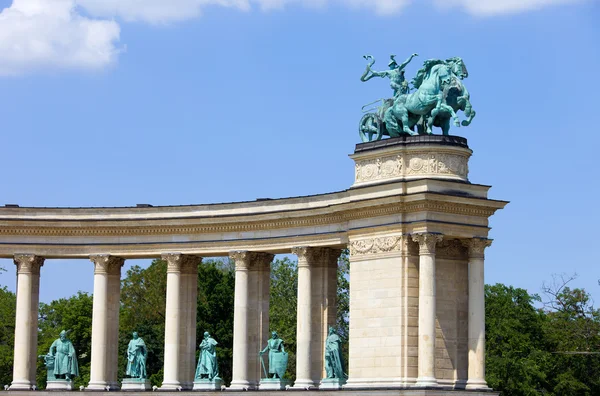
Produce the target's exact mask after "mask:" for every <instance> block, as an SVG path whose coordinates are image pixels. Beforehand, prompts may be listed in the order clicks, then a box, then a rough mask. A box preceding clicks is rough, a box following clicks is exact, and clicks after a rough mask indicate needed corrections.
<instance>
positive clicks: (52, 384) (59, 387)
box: [46, 380, 73, 391]
mask: <svg viewBox="0 0 600 396" xmlns="http://www.w3.org/2000/svg"><path fill="white" fill-rule="evenodd" d="M46 390H51V391H71V390H73V381H67V380H54V381H48V382H47V383H46Z"/></svg>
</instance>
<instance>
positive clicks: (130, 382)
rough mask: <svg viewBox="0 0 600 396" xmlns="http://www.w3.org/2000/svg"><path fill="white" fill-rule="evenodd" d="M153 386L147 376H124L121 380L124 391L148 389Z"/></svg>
mask: <svg viewBox="0 0 600 396" xmlns="http://www.w3.org/2000/svg"><path fill="white" fill-rule="evenodd" d="M151 388H152V387H151V386H150V380H148V379H145V378H123V381H121V390H122V391H147V390H150V389H151Z"/></svg>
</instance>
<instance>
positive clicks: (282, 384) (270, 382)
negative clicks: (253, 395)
mask: <svg viewBox="0 0 600 396" xmlns="http://www.w3.org/2000/svg"><path fill="white" fill-rule="evenodd" d="M290 384H291V381H288V380H284V379H281V378H261V379H260V383H259V384H258V390H287V389H291V387H290Z"/></svg>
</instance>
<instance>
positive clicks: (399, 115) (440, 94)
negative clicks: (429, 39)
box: [359, 54, 475, 142]
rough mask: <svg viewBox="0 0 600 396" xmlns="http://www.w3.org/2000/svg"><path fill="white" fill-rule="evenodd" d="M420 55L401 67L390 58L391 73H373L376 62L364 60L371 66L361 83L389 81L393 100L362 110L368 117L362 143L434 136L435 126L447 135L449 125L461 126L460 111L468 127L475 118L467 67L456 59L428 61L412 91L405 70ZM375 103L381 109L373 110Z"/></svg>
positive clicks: (362, 125)
mask: <svg viewBox="0 0 600 396" xmlns="http://www.w3.org/2000/svg"><path fill="white" fill-rule="evenodd" d="M415 56H417V54H413V55H411V56H410V57H409V58H408V59H407V60H406V61H405V62H403V63H402V64H400V65H398V64H397V63H396V61H395V59H394V57H395V56H394V55H392V56H391V61H390V64H389V66H390V70H386V71H381V72H378V71H373V70H372V69H371V67H372V66H373V65H374V63H375V58H373V57H372V56H371V55H366V56H364V58H365V59H367V61H368V64H367V68H366V70H365V72H364V73H363V75H362V76H361V78H360V80H361V81H363V82H364V81H368V80H370V79H371V78H373V77H382V78H383V77H388V78H389V79H390V85H391V88H392V90H393V97H392V98H388V99H378V100H376V101H374V102H371V103H369V104H367V105H365V106H363V112H365V113H366V114H364V115H363V117H362V118H361V120H360V123H359V134H360V137H361V139H362V141H363V142H368V141H372V140H380V139H381V138H382V137H383V136H390V137H398V136H400V135H402V134H408V135H419V134H431V133H432V128H433V127H434V126H436V127H439V128H441V129H442V133H443V134H444V135H448V134H449V131H450V122H451V121H452V122H453V124H454V126H456V127H459V126H460V125H461V122H460V120H459V118H458V115H457V114H456V112H457V111H459V110H461V111H463V112H464V114H465V116H466V117H467V119H466V120H464V121H462V125H463V126H468V125H469V124H471V121H472V120H473V118H474V117H475V111H474V110H473V107H472V106H471V101H470V95H469V91H468V90H467V88H466V87H465V86H464V85H463V83H462V80H463V79H465V78H467V77H468V76H469V73H468V72H467V68H466V66H465V63H464V62H463V60H462V59H461V58H458V57H454V58H449V59H446V60H445V61H444V60H440V59H429V60H426V61H425V62H424V63H423V67H422V68H421V69H420V70H419V71H418V72H417V75H416V76H415V77H414V78H413V79H412V80H411V84H412V87H413V89H415V90H416V91H414V92H411V87H410V85H409V83H408V82H407V81H406V79H405V77H404V68H405V67H406V65H407V64H408V63H409V62H410V61H411V60H412V58H413V57H415ZM376 103H380V105H379V106H377V107H373V106H374V105H375V104H376Z"/></svg>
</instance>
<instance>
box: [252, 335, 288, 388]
mask: <svg viewBox="0 0 600 396" xmlns="http://www.w3.org/2000/svg"><path fill="white" fill-rule="evenodd" d="M267 351H269V375H272V377H271V378H279V379H281V378H283V375H284V374H285V371H286V370H287V363H288V353H287V352H286V351H285V349H284V347H283V340H282V339H281V338H279V336H278V335H277V332H276V331H274V332H272V333H271V338H269V340H268V341H267V346H266V347H265V349H263V350H262V351H260V352H259V355H260V357H261V359H262V355H263V354H264V353H265V352H267ZM263 369H264V362H263ZM265 371H266V370H265ZM265 374H266V373H265Z"/></svg>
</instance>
